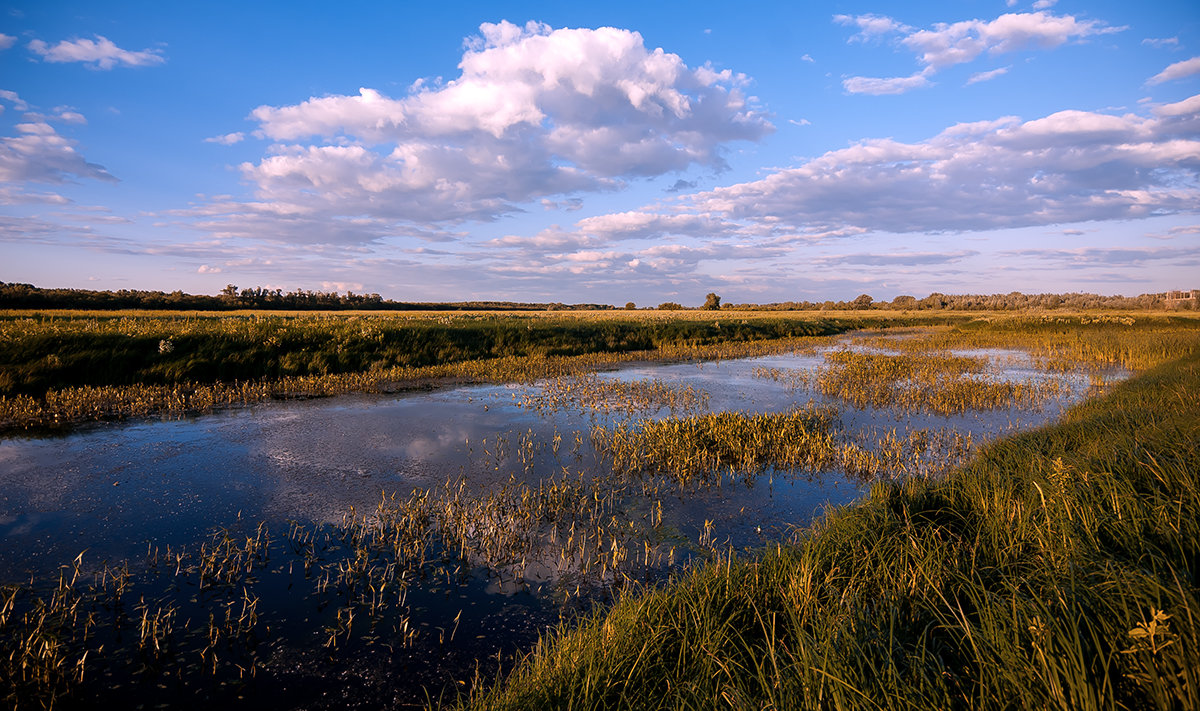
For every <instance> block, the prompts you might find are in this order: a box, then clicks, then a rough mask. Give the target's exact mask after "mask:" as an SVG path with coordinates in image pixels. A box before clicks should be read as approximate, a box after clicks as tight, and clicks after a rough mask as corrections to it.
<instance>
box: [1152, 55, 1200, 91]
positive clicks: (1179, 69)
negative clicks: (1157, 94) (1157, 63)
mask: <svg viewBox="0 0 1200 711" xmlns="http://www.w3.org/2000/svg"><path fill="white" fill-rule="evenodd" d="M1193 74H1200V57H1192V58H1191V59H1185V60H1183V61H1182V62H1175V63H1174V64H1172V65H1170V66H1168V67H1167V68H1166V69H1164V70H1162V71H1161V72H1159V73H1158V74H1155V75H1154V76H1152V77H1150V78H1149V79H1147V80H1146V83H1147V84H1162V83H1163V82H1165V81H1174V80H1176V79H1183V78H1185V77H1190V76H1192V75H1193Z"/></svg>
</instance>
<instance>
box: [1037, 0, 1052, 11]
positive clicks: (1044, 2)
mask: <svg viewBox="0 0 1200 711" xmlns="http://www.w3.org/2000/svg"><path fill="white" fill-rule="evenodd" d="M1056 3H1058V0H1036V2H1034V3H1033V9H1034V10H1046V9H1049V8H1052V7H1054V5H1055V4H1056Z"/></svg>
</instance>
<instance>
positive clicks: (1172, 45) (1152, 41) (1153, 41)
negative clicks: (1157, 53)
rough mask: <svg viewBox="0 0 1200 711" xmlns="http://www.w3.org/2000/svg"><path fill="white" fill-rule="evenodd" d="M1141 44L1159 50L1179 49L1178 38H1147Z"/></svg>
mask: <svg viewBox="0 0 1200 711" xmlns="http://www.w3.org/2000/svg"><path fill="white" fill-rule="evenodd" d="M1142 44H1144V45H1146V46H1148V47H1157V48H1159V49H1179V38H1178V37H1147V38H1146V39H1144V40H1142Z"/></svg>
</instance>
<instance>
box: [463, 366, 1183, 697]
mask: <svg viewBox="0 0 1200 711" xmlns="http://www.w3.org/2000/svg"><path fill="white" fill-rule="evenodd" d="M1198 442H1200V353H1196V352H1194V350H1193V352H1192V353H1190V354H1189V355H1187V356H1185V357H1183V358H1182V359H1179V360H1175V361H1173V362H1170V363H1167V364H1163V365H1160V366H1158V367H1155V368H1153V369H1151V370H1149V371H1147V372H1145V373H1143V374H1141V375H1140V376H1138V377H1136V378H1135V379H1133V380H1130V381H1127V382H1125V383H1123V384H1121V385H1119V386H1117V387H1116V388H1114V389H1113V390H1112V391H1111V392H1110V393H1109V394H1108V395H1106V396H1104V397H1103V398H1099V399H1096V400H1093V401H1089V402H1086V403H1084V404H1082V405H1080V406H1077V407H1076V408H1074V409H1072V410H1071V411H1070V412H1069V413H1068V414H1067V415H1066V416H1065V417H1064V418H1063V420H1062V421H1061V422H1060V423H1058V424H1056V425H1053V426H1050V427H1047V428H1044V429H1042V430H1039V431H1035V432H1030V433H1026V434H1022V435H1019V436H1016V437H1013V438H1010V439H1006V440H1003V441H1000V442H997V443H995V444H993V445H991V446H990V447H988V448H986V449H985V450H984V451H983V452H982V453H981V454H980V456H978V457H977V458H975V459H974V460H973V461H972V462H971V463H970V464H969V465H967V466H966V467H964V468H962V469H960V470H958V471H956V472H954V473H953V474H951V475H949V476H948V477H947V478H945V479H941V480H931V479H923V478H913V479H909V480H907V481H905V482H902V483H889V484H884V483H880V484H877V485H875V486H874V488H873V489H872V491H871V494H870V496H869V497H868V498H867V499H866V500H865V501H864V502H862V503H860V504H858V505H854V506H851V507H847V508H844V509H840V510H837V511H834V512H832V513H830V514H829V515H828V516H827V518H826V519H825V520H824V521H823V522H822V523H820V524H819V525H818V526H816V527H815V528H814V529H812V530H810V531H809V532H807V533H805V534H803V536H802V537H801V538H799V539H798V540H797V541H795V542H794V544H792V545H786V546H779V547H777V548H775V549H773V550H769V551H765V552H763V553H762V554H760V555H758V556H757V557H736V556H731V557H726V558H724V559H723V560H720V561H718V562H716V563H711V564H709V565H707V566H705V567H703V568H700V569H697V570H695V571H693V572H691V573H687V574H685V575H684V576H682V577H681V578H679V579H677V580H675V581H673V582H672V583H671V584H669V585H667V586H665V587H662V588H650V589H646V590H643V591H641V592H638V593H635V594H629V595H627V596H625V597H624V598H623V599H622V600H620V601H619V602H618V603H616V604H615V605H614V606H613V607H612V608H611V609H609V610H606V611H601V612H599V613H597V614H596V615H595V616H594V617H593V618H591V619H589V620H587V621H585V622H584V623H583V624H581V625H579V626H577V627H575V628H567V627H563V628H561V629H559V630H557V631H555V632H554V633H552V634H548V635H547V636H546V637H544V638H543V640H542V641H541V642H540V643H539V645H538V646H537V648H536V649H535V650H534V651H533V652H531V654H530V655H529V656H528V658H526V659H525V660H524V661H523V662H522V663H520V664H519V665H518V666H517V668H516V669H514V670H513V671H512V672H511V674H510V675H509V676H508V677H507V678H506V679H504V680H503V682H502V683H500V684H498V685H496V686H495V687H493V688H492V689H491V690H489V691H485V692H478V693H477V695H476V696H475V697H474V698H471V699H469V700H464V701H463V704H464V705H466V706H468V707H471V708H476V709H525V708H528V709H533V708H577V709H584V708H586V709H593V708H639V709H653V708H672V709H674V708H706V709H707V708H777V709H791V708H797V709H803V708H813V709H818V708H819V709H876V708H886V709H892V708H997V709H1008V708H1037V709H1044V708H1058V709H1093V708H1094V709H1101V708H1130V709H1141V708H1155V709H1171V708H1178V709H1186V708H1200V622H1198V620H1197V615H1198V614H1200V591H1198V589H1197V580H1196V574H1197V566H1198V561H1200V487H1198V482H1197V472H1198V471H1200V453H1198V452H1197V443H1198Z"/></svg>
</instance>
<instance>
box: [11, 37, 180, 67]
mask: <svg viewBox="0 0 1200 711" xmlns="http://www.w3.org/2000/svg"><path fill="white" fill-rule="evenodd" d="M29 49H30V50H31V51H32V52H33V53H34V54H37V55H39V56H41V57H42V60H43V61H46V62H82V63H83V64H86V65H88V66H90V67H91V68H93V69H112V68H113V67H116V66H126V67H148V66H152V65H155V64H162V63H163V62H165V61H167V60H166V59H165V58H164V57H163V56H162V50H159V49H144V50H142V51H140V52H131V51H129V50H126V49H121V48H120V47H118V46H117V45H116V44H114V43H113V41H112V40H110V39H108V38H107V37H103V36H101V35H95V39H74V40H63V41H61V42H59V43H58V44H54V45H49V44H47V43H45V42H43V41H42V40H40V39H35V40H33V41H31V42H30V43H29Z"/></svg>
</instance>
